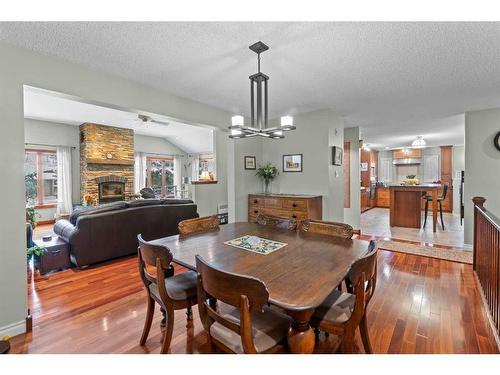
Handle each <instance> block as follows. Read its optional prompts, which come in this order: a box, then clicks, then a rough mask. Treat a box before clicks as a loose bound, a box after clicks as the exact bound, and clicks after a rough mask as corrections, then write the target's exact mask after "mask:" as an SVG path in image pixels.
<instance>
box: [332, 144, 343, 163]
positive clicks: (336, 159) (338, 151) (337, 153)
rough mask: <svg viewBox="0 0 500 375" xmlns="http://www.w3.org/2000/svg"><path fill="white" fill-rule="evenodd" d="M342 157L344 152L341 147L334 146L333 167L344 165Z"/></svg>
mask: <svg viewBox="0 0 500 375" xmlns="http://www.w3.org/2000/svg"><path fill="white" fill-rule="evenodd" d="M342 157H343V151H342V148H341V147H338V146H333V147H332V164H333V165H342Z"/></svg>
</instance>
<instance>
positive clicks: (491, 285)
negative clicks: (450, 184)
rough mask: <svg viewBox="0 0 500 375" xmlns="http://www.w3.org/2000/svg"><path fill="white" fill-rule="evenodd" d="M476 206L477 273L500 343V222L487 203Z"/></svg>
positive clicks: (480, 200)
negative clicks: (487, 208) (485, 205)
mask: <svg viewBox="0 0 500 375" xmlns="http://www.w3.org/2000/svg"><path fill="white" fill-rule="evenodd" d="M472 201H473V202H474V271H475V272H476V275H477V278H478V280H479V283H480V284H481V288H482V289H483V296H484V299H485V302H486V304H487V305H488V310H489V313H490V319H491V325H492V326H493V327H492V328H493V329H494V331H495V333H496V334H495V336H496V339H497V343H498V337H499V334H500V296H499V293H500V219H499V218H497V217H496V216H495V215H493V214H492V213H491V212H489V211H488V210H486V209H485V208H484V202H485V201H486V199H484V198H482V197H474V198H472Z"/></svg>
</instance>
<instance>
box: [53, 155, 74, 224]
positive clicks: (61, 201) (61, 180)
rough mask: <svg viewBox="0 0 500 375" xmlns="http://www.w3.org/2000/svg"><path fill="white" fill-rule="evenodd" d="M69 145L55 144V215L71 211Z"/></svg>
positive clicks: (66, 213) (67, 213)
mask: <svg viewBox="0 0 500 375" xmlns="http://www.w3.org/2000/svg"><path fill="white" fill-rule="evenodd" d="M71 193H72V187H71V147H69V146H57V210H56V213H57V215H58V216H59V215H69V214H71V212H72V211H73V202H72V198H71Z"/></svg>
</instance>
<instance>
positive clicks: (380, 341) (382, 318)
mask: <svg viewBox="0 0 500 375" xmlns="http://www.w3.org/2000/svg"><path fill="white" fill-rule="evenodd" d="M176 272H182V268H180V267H176ZM28 298H29V305H30V307H31V312H32V314H33V318H34V321H33V332H32V333H30V334H27V335H20V336H17V337H15V338H13V339H12V341H11V343H12V350H11V353H150V352H151V353H158V352H159V351H160V340H161V332H160V326H159V323H160V319H161V314H160V313H159V310H158V309H157V310H156V313H155V317H154V321H153V326H152V328H151V333H150V336H149V339H148V341H147V343H146V346H145V347H141V346H139V338H140V335H141V332H142V327H143V324H144V317H145V309H146V300H145V298H146V294H145V291H144V290H143V286H142V284H141V282H140V279H139V274H138V267H137V260H136V258H135V257H132V258H126V259H121V260H118V261H114V262H110V263H108V264H106V265H100V266H98V267H92V268H88V269H85V270H75V269H70V270H66V271H62V272H58V273H54V274H52V275H48V276H43V277H40V276H37V279H36V282H35V283H31V284H30V285H29V295H28ZM368 325H369V330H370V335H371V339H372V345H373V350H374V352H375V353H498V349H497V347H496V345H495V341H494V338H493V335H492V334H491V332H490V329H489V326H488V323H487V316H486V313H485V310H484V308H483V305H482V303H481V297H480V294H479V291H478V289H477V286H476V282H475V280H474V276H473V272H472V266H470V265H465V264H460V263H453V262H448V261H442V260H436V259H432V258H425V257H419V256H414V255H409V254H401V253H393V252H390V251H384V250H381V251H379V255H378V282H377V289H376V292H375V295H374V297H373V299H372V302H371V304H370V308H369V313H368ZM325 340H328V341H325ZM333 340H334V338H332V336H330V337H329V338H328V339H325V337H324V335H321V338H320V342H319V343H318V345H317V349H316V352H318V353H324V352H329V350H330V348H331V345H333ZM358 341H359V337H358ZM358 346H359V347H360V348H362V345H361V344H360V343H359V342H358ZM208 350H209V348H208V345H207V342H206V336H205V333H204V331H203V327H202V325H201V323H200V321H199V318H198V311H197V309H194V320H193V323H190V324H189V325H188V326H187V327H186V315H185V312H184V311H176V313H175V325H174V333H173V339H172V345H171V350H170V352H171V353H207V352H208Z"/></svg>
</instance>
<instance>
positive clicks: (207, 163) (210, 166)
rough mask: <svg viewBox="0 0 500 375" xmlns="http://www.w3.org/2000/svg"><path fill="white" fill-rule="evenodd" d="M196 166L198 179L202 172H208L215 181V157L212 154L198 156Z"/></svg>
mask: <svg viewBox="0 0 500 375" xmlns="http://www.w3.org/2000/svg"><path fill="white" fill-rule="evenodd" d="M199 160H200V162H199V164H198V178H200V177H201V174H202V173H203V172H205V171H206V172H208V173H209V175H210V176H211V178H212V180H215V157H214V154H200V156H199Z"/></svg>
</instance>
